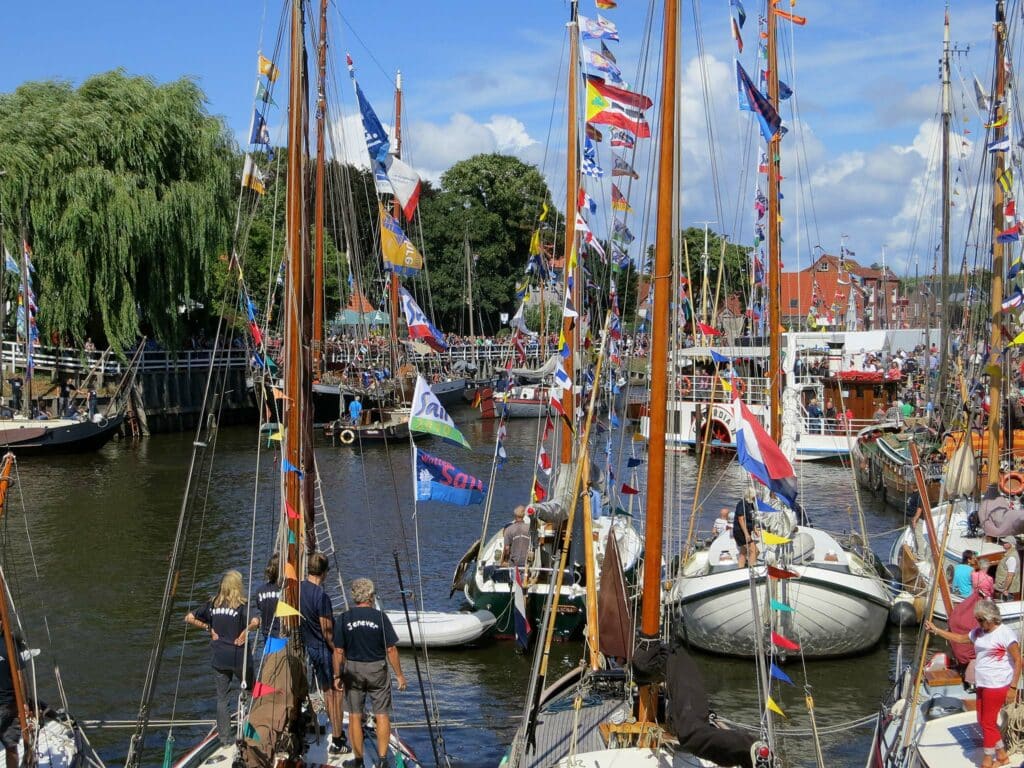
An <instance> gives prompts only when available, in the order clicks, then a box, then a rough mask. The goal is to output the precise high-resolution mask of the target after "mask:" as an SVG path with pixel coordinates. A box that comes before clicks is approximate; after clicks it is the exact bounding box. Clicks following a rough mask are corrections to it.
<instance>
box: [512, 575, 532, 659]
mask: <svg viewBox="0 0 1024 768" xmlns="http://www.w3.org/2000/svg"><path fill="white" fill-rule="evenodd" d="M512 617H513V623H514V624H515V631H516V645H518V646H519V647H520V648H521V649H522V650H524V651H525V650H526V649H527V648H528V647H529V645H530V622H529V621H528V620H527V618H526V597H525V596H524V595H523V577H522V575H521V574H520V573H519V567H518V566H516V568H515V578H514V579H513V580H512Z"/></svg>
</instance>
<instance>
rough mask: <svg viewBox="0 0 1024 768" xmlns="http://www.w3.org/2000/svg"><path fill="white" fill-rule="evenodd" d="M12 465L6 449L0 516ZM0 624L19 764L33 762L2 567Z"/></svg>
mask: <svg viewBox="0 0 1024 768" xmlns="http://www.w3.org/2000/svg"><path fill="white" fill-rule="evenodd" d="M13 467H14V454H13V453H10V452H8V453H6V454H5V455H4V459H3V467H2V468H0V516H2V515H4V514H5V513H6V512H7V490H8V488H9V487H10V484H11V469H12V468H13ZM0 624H2V631H3V635H4V651H5V652H6V653H7V664H8V666H9V667H10V669H11V684H12V685H13V687H14V705H15V706H16V707H17V709H18V722H19V723H20V724H21V738H22V740H23V742H24V744H25V759H24V761H23V762H22V765H35V764H36V760H35V759H34V756H33V755H32V744H33V739H32V731H31V730H30V729H29V724H28V701H27V697H26V695H25V681H24V679H23V678H22V674H21V659H20V656H21V651H19V650H18V644H17V642H15V639H14V623H13V619H12V618H11V610H10V606H8V605H7V583H6V581H5V580H4V573H3V570H2V569H0Z"/></svg>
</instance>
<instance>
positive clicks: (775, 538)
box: [761, 510, 792, 546]
mask: <svg viewBox="0 0 1024 768" xmlns="http://www.w3.org/2000/svg"><path fill="white" fill-rule="evenodd" d="M773 511H774V510H773ZM761 541H762V542H764V543H765V544H767V545H769V546H778V545H779V544H789V542H791V541H792V539H787V538H786V537H785V536H779V535H778V534H775V533H771V532H770V531H763V532H762V533H761Z"/></svg>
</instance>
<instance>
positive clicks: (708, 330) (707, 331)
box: [697, 323, 722, 336]
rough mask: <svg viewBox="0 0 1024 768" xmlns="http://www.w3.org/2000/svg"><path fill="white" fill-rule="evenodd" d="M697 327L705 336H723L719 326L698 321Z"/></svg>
mask: <svg viewBox="0 0 1024 768" xmlns="http://www.w3.org/2000/svg"><path fill="white" fill-rule="evenodd" d="M697 329H698V330H699V331H700V332H701V333H702V334H703V335H704V336H721V335H722V332H721V331H720V330H718V329H717V328H714V327H712V326H710V325H706V324H705V323H697Z"/></svg>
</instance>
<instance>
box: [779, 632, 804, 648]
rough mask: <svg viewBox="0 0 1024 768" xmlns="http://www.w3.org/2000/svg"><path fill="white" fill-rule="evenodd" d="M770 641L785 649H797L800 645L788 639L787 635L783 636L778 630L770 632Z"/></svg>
mask: <svg viewBox="0 0 1024 768" xmlns="http://www.w3.org/2000/svg"><path fill="white" fill-rule="evenodd" d="M772 643H773V644H774V645H777V646H779V648H785V649H786V650H787V651H799V650H800V646H799V645H797V644H796V643H794V642H793V641H792V640H790V639H789V638H788V637H783V636H782V635H780V634H779V633H778V632H772Z"/></svg>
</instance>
